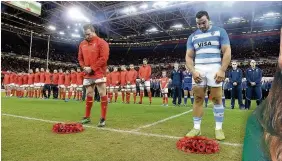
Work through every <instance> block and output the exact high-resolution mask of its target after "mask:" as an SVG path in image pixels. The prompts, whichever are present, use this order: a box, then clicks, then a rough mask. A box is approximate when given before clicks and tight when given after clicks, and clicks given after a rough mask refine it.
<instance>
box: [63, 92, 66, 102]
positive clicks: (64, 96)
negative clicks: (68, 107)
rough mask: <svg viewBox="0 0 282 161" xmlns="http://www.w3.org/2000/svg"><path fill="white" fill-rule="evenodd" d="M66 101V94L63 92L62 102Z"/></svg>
mask: <svg viewBox="0 0 282 161" xmlns="http://www.w3.org/2000/svg"><path fill="white" fill-rule="evenodd" d="M64 99H66V92H65V91H63V100H64Z"/></svg>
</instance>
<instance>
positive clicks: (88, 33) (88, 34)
mask: <svg viewBox="0 0 282 161" xmlns="http://www.w3.org/2000/svg"><path fill="white" fill-rule="evenodd" d="M84 35H85V40H86V41H91V39H92V38H93V32H92V31H91V30H90V29H87V30H86V31H84Z"/></svg>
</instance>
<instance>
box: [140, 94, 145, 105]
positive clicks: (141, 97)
mask: <svg viewBox="0 0 282 161" xmlns="http://www.w3.org/2000/svg"><path fill="white" fill-rule="evenodd" d="M143 95H144V91H141V92H140V102H141V103H142V99H143Z"/></svg>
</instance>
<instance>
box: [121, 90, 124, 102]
mask: <svg viewBox="0 0 282 161" xmlns="http://www.w3.org/2000/svg"><path fill="white" fill-rule="evenodd" d="M121 97H122V102H124V91H122V92H121Z"/></svg>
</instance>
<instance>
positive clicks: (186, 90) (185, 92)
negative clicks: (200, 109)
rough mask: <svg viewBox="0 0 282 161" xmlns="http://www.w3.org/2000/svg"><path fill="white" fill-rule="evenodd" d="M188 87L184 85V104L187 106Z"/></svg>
mask: <svg viewBox="0 0 282 161" xmlns="http://www.w3.org/2000/svg"><path fill="white" fill-rule="evenodd" d="M187 99H188V88H187V87H185V86H184V106H187Z"/></svg>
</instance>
